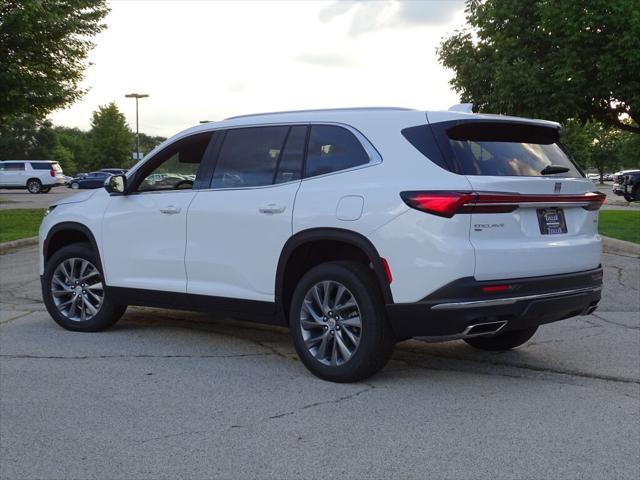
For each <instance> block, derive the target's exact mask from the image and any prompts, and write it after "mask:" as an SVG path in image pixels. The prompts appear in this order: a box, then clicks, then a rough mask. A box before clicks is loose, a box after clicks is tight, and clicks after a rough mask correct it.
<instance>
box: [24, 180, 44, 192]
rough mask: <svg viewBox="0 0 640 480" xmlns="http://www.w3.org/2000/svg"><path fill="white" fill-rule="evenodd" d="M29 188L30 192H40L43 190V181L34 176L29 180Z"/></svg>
mask: <svg viewBox="0 0 640 480" xmlns="http://www.w3.org/2000/svg"><path fill="white" fill-rule="evenodd" d="M27 190H28V191H29V193H40V191H41V190H42V182H41V181H40V180H38V179H37V178H32V179H31V180H29V181H28V182H27Z"/></svg>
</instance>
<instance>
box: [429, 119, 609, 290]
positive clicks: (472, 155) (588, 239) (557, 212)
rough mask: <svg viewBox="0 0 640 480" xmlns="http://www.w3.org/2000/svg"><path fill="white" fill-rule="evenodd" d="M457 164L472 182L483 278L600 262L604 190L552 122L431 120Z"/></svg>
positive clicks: (473, 230) (478, 273)
mask: <svg viewBox="0 0 640 480" xmlns="http://www.w3.org/2000/svg"><path fill="white" fill-rule="evenodd" d="M431 128H432V131H433V134H434V137H435V139H436V142H437V144H438V146H439V148H440V150H441V152H442V154H443V157H444V160H445V161H446V163H447V165H449V167H450V169H451V170H452V171H454V172H456V173H459V174H463V175H465V176H466V177H467V179H468V180H469V183H470V185H471V192H470V193H471V196H470V197H469V198H468V199H467V201H466V202H465V206H463V207H462V208H464V209H466V210H465V211H466V213H470V214H471V226H470V233H469V235H470V240H471V243H472V245H473V247H474V249H475V256H476V266H475V277H476V279H478V280H495V279H508V278H522V277H534V276H541V275H553V274H561V273H570V272H579V271H584V270H589V269H592V268H596V267H598V265H599V264H600V257H601V241H600V237H599V236H598V212H597V210H598V209H599V208H600V206H601V205H602V202H604V195H602V194H598V193H595V192H593V190H594V185H593V184H592V183H591V182H590V181H589V180H588V179H586V178H584V174H583V173H582V172H581V171H580V169H579V168H578V167H577V166H576V164H575V163H574V162H573V161H572V160H571V159H570V158H569V157H568V156H567V154H566V152H565V151H564V149H563V147H562V146H561V144H560V143H559V129H558V128H557V127H556V126H555V125H553V124H548V123H547V124H534V123H518V122H512V121H496V120H492V121H468V120H465V121H449V122H441V123H435V124H432V125H431Z"/></svg>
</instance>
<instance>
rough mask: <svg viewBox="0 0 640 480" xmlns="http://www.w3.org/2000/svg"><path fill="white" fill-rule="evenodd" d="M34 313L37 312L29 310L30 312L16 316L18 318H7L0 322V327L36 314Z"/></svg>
mask: <svg viewBox="0 0 640 480" xmlns="http://www.w3.org/2000/svg"><path fill="white" fill-rule="evenodd" d="M36 312H38V310H31V311H28V312H26V313H23V314H21V315H18V316H15V317H11V318H9V319H7V320H3V321H1V322H0V325H4V324H5V323H9V322H13V321H14V320H18V319H19V318H22V317H26V316H27V315H31V314H32V313H36Z"/></svg>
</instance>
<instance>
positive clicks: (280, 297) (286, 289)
mask: <svg viewBox="0 0 640 480" xmlns="http://www.w3.org/2000/svg"><path fill="white" fill-rule="evenodd" d="M323 243H324V244H326V245H338V244H339V245H343V246H348V247H349V248H350V249H353V250H352V251H353V252H354V253H355V252H356V251H359V252H361V255H362V258H366V259H367V260H368V261H369V263H370V264H371V266H372V267H373V272H374V274H375V277H376V280H377V283H378V286H379V287H380V292H381V294H382V299H383V301H384V303H385V304H392V303H393V296H392V293H391V287H390V285H389V281H388V280H387V273H386V270H385V267H384V265H383V263H382V258H381V257H380V254H379V253H378V251H377V250H376V248H375V246H374V245H373V244H372V243H371V241H370V240H369V239H367V238H366V237H365V236H364V235H361V234H359V233H356V232H353V231H351V230H344V229H340V228H313V229H309V230H303V231H301V232H298V233H296V234H295V235H293V236H292V237H291V238H289V240H288V241H287V242H286V243H285V245H284V247H283V248H282V252H281V254H280V258H279V260H278V266H277V270H276V285H275V300H276V305H278V315H279V316H281V320H283V321H284V322H285V324H287V323H288V320H287V317H288V315H287V313H288V309H289V303H290V301H291V295H292V291H293V288H295V287H293V288H292V286H291V285H290V284H288V280H289V281H290V282H291V281H295V277H298V278H299V276H300V275H295V274H294V279H293V280H292V279H291V278H290V275H289V273H290V272H291V271H292V270H291V268H292V263H295V260H296V257H297V255H296V253H297V252H298V253H300V252H301V249H305V248H311V247H313V246H318V245H320V244H323ZM292 260H293V262H292Z"/></svg>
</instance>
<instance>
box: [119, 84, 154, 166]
mask: <svg viewBox="0 0 640 480" xmlns="http://www.w3.org/2000/svg"><path fill="white" fill-rule="evenodd" d="M148 96H149V95H148V94H146V93H127V94H126V95H125V98H135V99H136V161H139V160H140V131H139V129H138V99H140V98H146V97H148Z"/></svg>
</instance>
